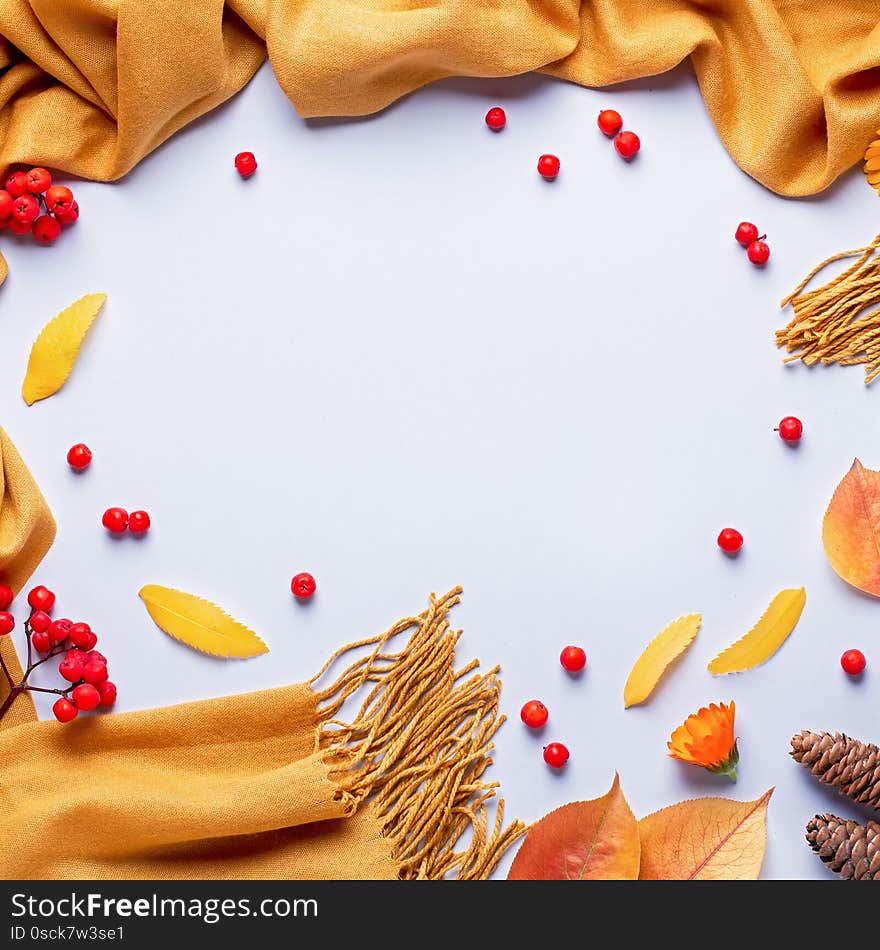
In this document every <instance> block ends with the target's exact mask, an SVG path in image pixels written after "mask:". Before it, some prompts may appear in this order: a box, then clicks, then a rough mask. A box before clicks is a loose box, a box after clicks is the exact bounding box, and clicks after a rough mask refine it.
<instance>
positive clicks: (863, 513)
mask: <svg viewBox="0 0 880 950" xmlns="http://www.w3.org/2000/svg"><path fill="white" fill-rule="evenodd" d="M822 543H823V544H824V545H825V554H826V555H827V556H828V560H829V561H830V562H831V566H832V567H833V568H834V570H835V571H837V573H838V574H839V575H840V576H841V577H842V578H843V579H844V580H845V581H846V582H847V583H849V584H852V585H853V587H858V589H859V590H863V591H865V593H867V594H874V596H875V597H880V472H872V471H871V470H870V469H868V468H865V467H864V466H863V465H862V463H861V462H860V461H859V460H858V459H856V460H855V461H854V462H853V464H852V468H851V469H850V470H849V471H848V472H847V473H846V475H845V476H844V477H843V480H842V481H841V483H840V484H839V485H838V486H837V489H836V491H835V492H834V495H833V497H832V499H831V503H830V504H829V505H828V511H826V512H825V520H824V521H823V522H822Z"/></svg>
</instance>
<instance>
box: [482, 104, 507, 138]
mask: <svg viewBox="0 0 880 950" xmlns="http://www.w3.org/2000/svg"><path fill="white" fill-rule="evenodd" d="M486 125H488V126H489V128H490V129H491V130H492V131H493V132H500V131H501V130H502V129H503V128H504V126H505V125H507V116H506V115H505V113H504V110H503V109H502V108H501V106H495V107H494V108H493V109H490V110H489V111H488V112H487V113H486Z"/></svg>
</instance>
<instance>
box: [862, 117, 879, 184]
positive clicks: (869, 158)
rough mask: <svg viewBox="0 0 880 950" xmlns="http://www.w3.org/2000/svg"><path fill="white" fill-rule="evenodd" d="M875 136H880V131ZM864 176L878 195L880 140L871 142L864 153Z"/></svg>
mask: <svg viewBox="0 0 880 950" xmlns="http://www.w3.org/2000/svg"><path fill="white" fill-rule="evenodd" d="M877 134H878V135H880V129H878V130H877ZM865 174H866V175H867V176H868V183H869V184H870V185H872V186H873V187H874V188H876V189H877V192H878V194H880V139H876V140H875V141H873V142H871V144H870V145H869V146H868V151H867V152H865Z"/></svg>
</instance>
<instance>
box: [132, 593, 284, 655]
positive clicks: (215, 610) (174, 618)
mask: <svg viewBox="0 0 880 950" xmlns="http://www.w3.org/2000/svg"><path fill="white" fill-rule="evenodd" d="M139 596H140V598H141V600H143V602H144V604H145V606H146V608H147V612H148V613H149V615H150V616H151V617H152V618H153V620H154V621H155V623H156V625H157V626H158V627H160V628H161V629H162V630H164V631H165V633H167V634H168V635H169V636H171V637H174V639H175V640H179V641H180V642H181V643H185V644H186V645H187V646H188V647H192V648H193V649H194V650H201V651H202V653H210V654H211V655H212V656H225V657H230V656H231V657H238V658H244V657H250V656H258V655H259V654H260V653H268V652H269V648H268V647H267V646H266V644H265V643H263V641H262V640H261V639H260V638H259V637H258V636H257V635H256V634H255V633H254V632H253V630H250V629H249V628H248V627H246V626H245V625H244V624H242V623H239V622H238V621H237V620H233V619H232V617H230V616H229V614H227V613H226V611H224V610H222V609H221V608H220V607H218V606H217V605H216V604H212V603H211V602H210V601H208V600H203V599H202V598H201V597H196V596H195V595H193V594H185V593H184V592H183V591H180V590H174V589H173V588H171V587H159V586H158V585H156V584H148V585H147V586H146V587H142V588H141V589H140V592H139Z"/></svg>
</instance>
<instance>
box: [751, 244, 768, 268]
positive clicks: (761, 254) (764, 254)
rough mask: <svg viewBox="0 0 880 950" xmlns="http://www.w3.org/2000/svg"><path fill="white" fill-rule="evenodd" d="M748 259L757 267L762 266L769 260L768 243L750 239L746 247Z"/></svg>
mask: <svg viewBox="0 0 880 950" xmlns="http://www.w3.org/2000/svg"><path fill="white" fill-rule="evenodd" d="M746 255H747V256H748V258H749V260H750V261H751V262H752V263H753V264H756V265H757V266H758V267H763V266H764V265H765V264H766V263H767V261H769V260H770V245H769V244H766V243H765V242H764V241H752V243H751V244H750V245H749V246H748V247H747V248H746Z"/></svg>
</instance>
